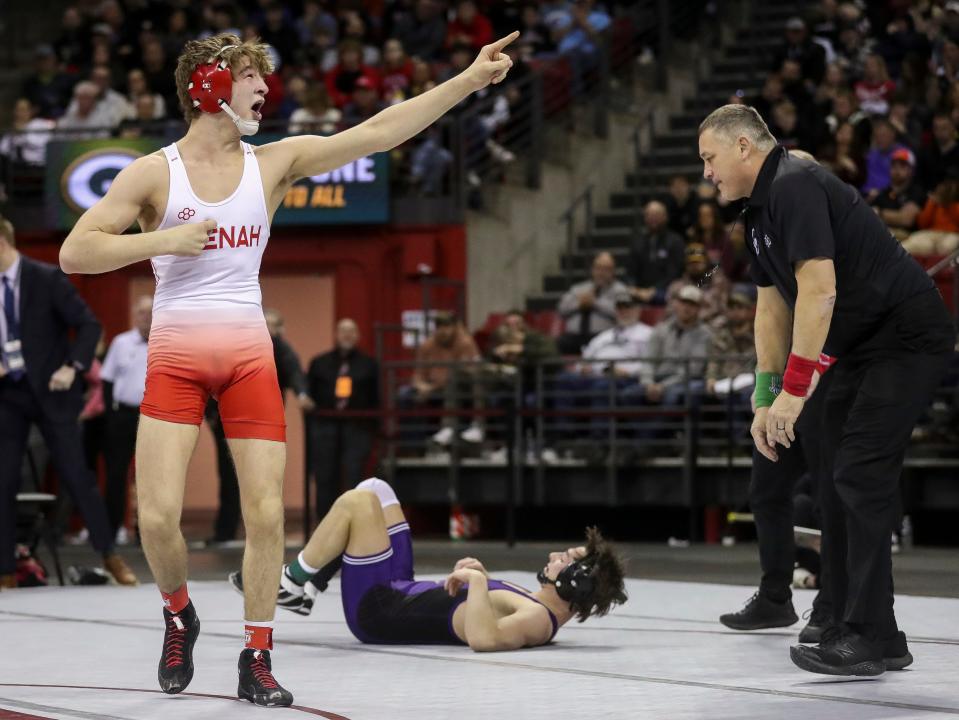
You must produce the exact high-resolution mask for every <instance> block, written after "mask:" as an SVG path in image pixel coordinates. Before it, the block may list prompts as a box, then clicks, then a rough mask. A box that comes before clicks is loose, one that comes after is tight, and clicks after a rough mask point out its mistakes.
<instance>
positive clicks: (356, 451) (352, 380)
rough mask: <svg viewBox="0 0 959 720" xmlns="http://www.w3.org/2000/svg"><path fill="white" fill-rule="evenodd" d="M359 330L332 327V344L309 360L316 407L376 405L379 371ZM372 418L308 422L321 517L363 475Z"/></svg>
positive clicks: (349, 323) (343, 323)
mask: <svg viewBox="0 0 959 720" xmlns="http://www.w3.org/2000/svg"><path fill="white" fill-rule="evenodd" d="M359 340H360V331H359V328H357V326H356V323H355V322H353V320H350V319H349V318H344V319H342V320H340V321H339V322H338V323H337V325H336V347H335V348H333V349H332V350H331V351H330V352H328V353H325V354H323V355H317V356H316V357H315V358H313V360H312V362H310V369H309V371H308V373H307V379H308V382H309V389H310V396H311V397H312V398H313V400H314V402H316V406H317V408H319V409H320V410H326V411H330V410H334V411H337V410H376V409H378V408H379V406H380V370H379V366H378V365H377V363H376V360H374V359H373V358H372V357H370V356H369V355H367V354H366V353H364V352H362V351H361V350H359V349H358V348H357V347H356V345H357V343H358V342H359ZM375 432H376V420H375V419H373V418H352V419H351V418H339V417H331V416H329V415H326V416H324V417H315V418H313V421H312V422H311V423H310V432H309V438H310V447H309V456H310V465H311V466H312V468H313V473H314V475H315V476H316V512H317V517H318V518H322V517H323V516H324V515H326V513H328V512H329V510H330V508H331V507H332V506H333V502H334V501H335V500H336V498H337V497H338V496H339V495H340V493H341V492H342V490H341V487H343V486H345V487H347V488H350V487H355V486H356V484H357V483H358V482H360V480H362V479H363V478H364V477H365V475H364V474H363V465H364V463H365V462H366V458H367V457H368V456H369V454H370V449H371V448H372V446H373V435H374V433H375Z"/></svg>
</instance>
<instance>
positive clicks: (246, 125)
mask: <svg viewBox="0 0 959 720" xmlns="http://www.w3.org/2000/svg"><path fill="white" fill-rule="evenodd" d="M236 47H239V45H225V46H224V47H222V48H220V51H219V52H218V53H217V54H216V55H214V56H213V57H212V58H210V61H209V62H207V63H204V64H202V65H197V67H196V69H195V70H194V71H193V73H192V74H191V75H190V84H189V85H187V91H188V92H189V93H190V98H191V99H192V100H193V107H195V108H199V109H200V111H201V112H207V113H218V112H220V110H222V111H223V112H225V113H226V114H227V115H229V116H230V119H231V120H232V121H233V124H234V125H236V129H237V130H239V131H240V135H255V134H256V132H257V130H259V129H260V123H259V121H258V120H244V119H243V118H241V117H240V116H239V115H237V114H236V111H235V110H234V109H233V108H231V107H230V100H232V99H233V73H231V72H230V66H229V65H228V64H227V62H226V60H224V59H223V58H220V59H219V60H217V58H218V57H219V56H220V55H222V54H223V53H224V52H226V51H227V50H232V49H233V48H236Z"/></svg>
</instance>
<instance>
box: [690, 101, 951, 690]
mask: <svg viewBox="0 0 959 720" xmlns="http://www.w3.org/2000/svg"><path fill="white" fill-rule="evenodd" d="M699 154H700V157H701V158H702V160H703V163H704V172H703V175H704V177H705V178H706V179H707V180H711V181H712V182H713V184H714V185H715V186H716V187H717V188H718V190H719V192H720V193H721V194H722V196H723V197H724V198H725V199H726V200H738V199H740V198H747V200H746V203H745V208H744V211H743V215H744V222H745V232H746V244H747V246H748V247H749V252H750V254H751V255H752V258H751V271H752V277H753V280H754V281H755V282H756V284H757V285H758V286H759V295H758V303H757V312H756V355H757V372H764V373H774V374H778V373H782V375H783V380H782V392H780V393H779V395H778V396H777V397H776V399H775V401H774V402H773V403H772V405H771V406H770V407H768V408H758V409H757V411H756V415H755V418H754V420H753V426H752V434H753V439H754V441H755V443H756V447H757V449H758V450H759V451H760V452H761V453H762V454H763V455H765V456H766V457H767V458H769V459H770V460H772V461H774V462H775V461H776V460H777V458H778V455H777V449H776V448H777V446H781V447H784V448H788V447H790V445H791V443H792V442H793V441H794V440H795V437H796V436H795V424H796V421H797V419H798V418H799V415H800V413H801V412H802V410H803V405H804V402H805V398H806V397H807V395H808V394H809V392H810V390H813V389H815V388H814V385H813V381H814V376H816V377H818V373H817V370H818V369H819V363H818V359H819V356H820V353H823V352H824V353H827V354H828V355H830V356H832V357H834V358H837V361H836V364H835V366H834V367H833V368H832V369H831V370H830V371H829V372H830V374H832V373H835V374H834V375H833V377H832V378H831V380H830V383H829V387H828V389H827V391H826V396H825V398H824V399H823V402H824V411H823V417H824V418H825V420H824V425H823V428H822V440H823V453H824V456H825V462H827V463H828V462H829V461H831V463H832V473H831V474H830V473H826V474H825V477H824V478H823V483H822V485H823V487H822V505H823V507H822V512H823V561H824V563H826V565H827V566H828V567H827V572H828V573H829V576H830V586H831V588H832V591H831V592H832V601H833V602H832V605H833V614H834V619H835V620H836V621H837V625H836V629H835V631H827V632H826V633H824V635H823V639H822V641H821V642H820V643H819V645H818V646H816V647H804V646H795V647H793V648H791V650H790V657H791V658H792V660H793V662H794V663H796V665H798V666H799V667H801V668H802V669H804V670H809V671H811V672H819V673H825V674H829V675H879V674H881V673H883V672H884V671H885V669H886V665H885V663H884V661H883V655H884V650H885V648H886V645H887V644H890V643H895V642H897V639H898V640H899V641H900V642H901V641H902V640H903V636H902V635H901V634H900V633H899V629H898V627H897V625H896V619H895V615H894V614H893V593H892V556H891V547H890V545H891V543H890V537H891V534H892V531H893V529H894V526H895V522H896V514H897V512H896V511H897V504H896V498H897V496H898V484H899V475H900V472H901V470H902V461H903V456H904V454H905V449H906V444H907V443H908V441H909V437H910V435H911V433H912V429H913V426H914V425H915V423H916V420H917V419H918V418H919V416H920V415H921V414H922V412H923V411H924V410H925V408H926V406H927V405H928V404H929V401H930V399H931V398H932V395H933V392H934V391H935V389H936V387H937V386H938V385H939V382H940V380H941V379H942V376H943V374H944V373H945V370H946V366H947V364H948V362H949V359H950V356H951V353H952V349H953V345H954V343H955V330H954V328H953V324H952V318H951V317H950V315H949V312H948V311H947V310H946V307H945V305H944V303H943V301H942V297H941V296H940V295H939V292H938V291H937V290H936V288H935V286H934V285H933V283H932V280H931V279H930V278H929V277H928V276H927V275H926V273H925V272H924V271H923V270H922V268H921V267H920V266H919V265H918V263H916V262H915V261H914V260H913V259H912V258H911V257H910V256H909V255H908V254H907V253H906V252H905V251H904V250H903V249H902V247H901V246H900V245H899V243H898V242H897V241H896V240H895V239H894V238H893V237H892V236H891V235H890V233H889V231H888V230H887V229H886V227H885V225H883V223H882V221H881V220H880V219H879V218H878V217H877V216H876V214H875V213H874V212H873V211H872V210H871V209H870V208H869V206H868V205H867V204H866V203H865V201H864V200H863V199H862V197H861V196H860V195H859V193H858V192H857V191H856V190H855V189H854V188H852V187H850V186H848V185H846V184H844V183H843V182H842V181H840V180H838V179H837V178H836V177H835V176H833V175H832V174H830V173H829V172H828V171H827V170H825V169H824V168H822V167H821V166H819V165H818V164H816V163H814V162H810V161H808V160H801V159H798V158H794V157H791V156H790V155H789V153H788V152H786V150H785V149H784V148H782V147H781V146H779V145H777V144H776V140H775V139H774V138H773V136H772V135H771V134H770V132H769V128H767V127H766V124H765V123H764V122H763V120H762V118H761V117H760V116H759V113H757V112H756V111H755V110H754V109H753V108H750V107H745V106H741V105H726V106H724V107H721V108H719V109H718V110H715V111H714V112H713V113H712V114H710V115H709V117H707V118H706V120H704V121H703V123H702V125H700V128H699ZM825 467H828V465H825ZM903 645H904V643H903Z"/></svg>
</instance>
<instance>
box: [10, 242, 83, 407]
mask: <svg viewBox="0 0 959 720" xmlns="http://www.w3.org/2000/svg"><path fill="white" fill-rule="evenodd" d="M20 262H21V264H20V308H19V310H20V335H21V343H22V346H23V359H24V362H25V363H26V370H27V378H26V379H27V381H28V382H29V383H30V386H31V387H32V388H33V391H34V394H35V395H36V397H37V400H38V401H39V403H40V406H41V407H42V409H43V411H44V413H45V414H46V415H47V416H48V417H49V418H51V419H55V420H76V419H77V417H78V416H79V414H80V409H81V408H82V407H83V389H84V381H83V371H84V370H87V369H89V368H90V365H91V363H92V362H93V355H94V352H95V351H96V347H97V341H98V340H99V339H100V330H101V328H100V323H99V322H98V321H97V319H96V317H95V316H94V314H93V312H92V311H91V310H90V307H89V306H88V305H87V304H86V303H85V302H84V301H83V299H82V298H81V297H80V294H79V293H78V292H77V290H76V288H75V287H74V286H73V283H71V282H70V281H69V280H68V279H67V276H66V275H64V274H63V272H62V271H61V270H60V268H58V267H56V266H55V265H49V264H47V263H42V262H38V261H36V260H32V259H30V258H28V257H25V256H23V255H21V256H20ZM71 330H73V331H74V338H73V340H72V341H71V340H70V331H71ZM73 363H78V364H79V365H81V366H82V368H83V369H82V370H78V371H77V379H76V380H75V381H74V383H73V386H72V387H71V388H70V389H69V390H62V391H57V392H51V391H50V390H49V388H48V386H49V383H50V376H51V375H53V373H54V372H56V371H57V369H59V368H60V367H61V366H62V365H71V364H73Z"/></svg>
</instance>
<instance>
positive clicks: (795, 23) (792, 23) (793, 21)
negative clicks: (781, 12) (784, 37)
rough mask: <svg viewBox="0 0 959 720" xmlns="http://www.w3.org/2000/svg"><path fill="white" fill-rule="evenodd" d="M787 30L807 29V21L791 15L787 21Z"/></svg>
mask: <svg viewBox="0 0 959 720" xmlns="http://www.w3.org/2000/svg"><path fill="white" fill-rule="evenodd" d="M786 29H787V30H805V29H806V23H805V22H804V21H803V19H802V18H801V17H791V18H789V19H788V20H787V21H786Z"/></svg>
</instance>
